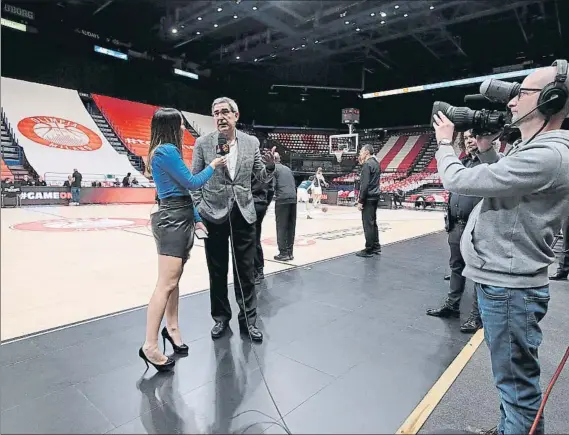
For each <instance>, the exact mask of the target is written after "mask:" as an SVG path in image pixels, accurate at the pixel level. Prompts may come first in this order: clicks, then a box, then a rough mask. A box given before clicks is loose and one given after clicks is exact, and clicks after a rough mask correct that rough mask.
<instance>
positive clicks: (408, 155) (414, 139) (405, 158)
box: [387, 134, 430, 171]
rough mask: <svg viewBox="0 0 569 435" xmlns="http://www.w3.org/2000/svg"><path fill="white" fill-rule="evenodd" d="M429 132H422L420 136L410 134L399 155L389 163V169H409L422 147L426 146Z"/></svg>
mask: <svg viewBox="0 0 569 435" xmlns="http://www.w3.org/2000/svg"><path fill="white" fill-rule="evenodd" d="M429 138H430V135H429V134H422V135H420V136H410V137H409V139H408V140H407V143H406V144H405V146H404V147H403V149H402V150H401V152H400V153H399V154H398V155H397V157H396V158H395V159H393V162H392V163H391V164H390V165H388V167H387V169H388V170H389V169H395V170H397V171H409V170H410V169H411V167H412V166H413V163H414V162H415V159H417V156H418V155H419V153H420V152H421V149H422V148H423V147H424V146H425V144H426V143H427V141H428V140H429ZM401 155H402V156H401ZM398 160H399V162H400V163H399V164H398V165H397V166H394V165H395V163H396V162H397V161H398Z"/></svg>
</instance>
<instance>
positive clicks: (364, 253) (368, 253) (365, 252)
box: [356, 249, 373, 258]
mask: <svg viewBox="0 0 569 435" xmlns="http://www.w3.org/2000/svg"><path fill="white" fill-rule="evenodd" d="M356 255H357V256H358V257H364V258H369V257H373V251H368V250H367V249H362V250H361V251H358V252H356Z"/></svg>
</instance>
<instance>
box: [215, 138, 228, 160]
mask: <svg viewBox="0 0 569 435" xmlns="http://www.w3.org/2000/svg"><path fill="white" fill-rule="evenodd" d="M215 153H216V154H217V155H220V156H222V157H223V156H225V155H227V154H229V145H228V144H227V136H225V135H224V134H221V133H220V134H219V137H218V138H217V146H216V147H215Z"/></svg>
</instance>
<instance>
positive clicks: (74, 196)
mask: <svg viewBox="0 0 569 435" xmlns="http://www.w3.org/2000/svg"><path fill="white" fill-rule="evenodd" d="M80 191H81V188H80V187H72V188H71V202H76V203H77V204H79V192H80Z"/></svg>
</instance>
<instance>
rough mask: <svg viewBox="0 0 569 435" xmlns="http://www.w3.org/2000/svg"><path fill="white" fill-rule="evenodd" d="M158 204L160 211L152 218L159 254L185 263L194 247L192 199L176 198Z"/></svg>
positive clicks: (185, 197)
mask: <svg viewBox="0 0 569 435" xmlns="http://www.w3.org/2000/svg"><path fill="white" fill-rule="evenodd" d="M158 204H159V206H158V210H157V211H156V212H154V213H152V215H151V216H150V224H151V226H152V234H153V235H154V240H155V241H156V249H157V251H158V254H159V255H167V256H169V257H177V258H181V259H182V262H183V263H185V262H186V261H187V260H188V258H189V257H190V251H191V250H192V247H193V246H194V228H195V222H194V206H193V203H192V199H191V197H189V196H175V197H169V198H164V199H161V200H159V201H158Z"/></svg>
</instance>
